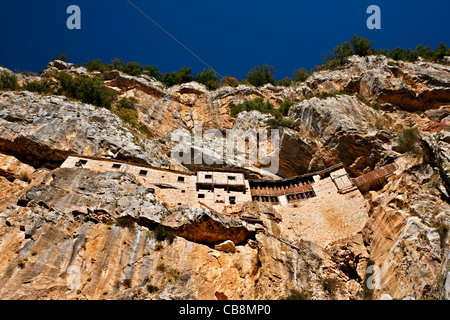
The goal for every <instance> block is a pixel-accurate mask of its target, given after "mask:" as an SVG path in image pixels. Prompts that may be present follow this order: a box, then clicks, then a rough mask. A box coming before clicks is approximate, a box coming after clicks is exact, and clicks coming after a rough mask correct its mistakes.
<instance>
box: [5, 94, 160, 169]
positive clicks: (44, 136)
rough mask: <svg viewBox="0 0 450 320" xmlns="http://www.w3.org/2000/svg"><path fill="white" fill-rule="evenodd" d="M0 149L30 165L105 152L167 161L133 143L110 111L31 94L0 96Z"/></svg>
mask: <svg viewBox="0 0 450 320" xmlns="http://www.w3.org/2000/svg"><path fill="white" fill-rule="evenodd" d="M148 150H151V148H149V149H148ZM0 151H2V152H6V153H9V154H12V155H15V156H16V157H17V158H18V159H19V160H21V161H22V162H25V163H28V164H31V165H33V166H34V167H41V166H48V167H50V168H54V167H56V166H59V165H60V164H61V163H62V162H63V161H64V160H65V159H66V157H67V156H68V155H69V154H83V155H91V156H104V155H107V154H109V152H112V153H113V155H114V157H115V158H117V159H127V160H129V161H134V162H137V163H147V164H154V165H157V166H158V165H161V164H162V163H167V159H166V160H164V158H163V157H161V156H159V155H158V156H156V155H153V154H150V153H149V152H146V151H144V150H143V148H142V146H140V145H137V144H136V142H135V138H134V137H133V135H132V134H131V132H130V131H129V130H128V129H127V128H125V127H123V126H122V122H121V120H120V119H119V118H118V117H117V116H116V115H114V114H112V113H111V112H110V111H109V110H107V109H104V108H96V107H94V106H92V105H87V104H80V103H77V102H73V101H71V100H69V99H68V98H66V97H60V96H40V95H37V94H34V93H29V92H20V93H12V92H8V93H2V94H1V95H0Z"/></svg>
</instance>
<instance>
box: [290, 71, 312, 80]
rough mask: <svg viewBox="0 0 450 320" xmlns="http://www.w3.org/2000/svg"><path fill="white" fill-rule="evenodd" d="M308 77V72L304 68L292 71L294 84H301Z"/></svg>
mask: <svg viewBox="0 0 450 320" xmlns="http://www.w3.org/2000/svg"><path fill="white" fill-rule="evenodd" d="M308 77H309V72H308V70H306V69H305V68H300V69H298V70H295V71H294V75H293V76H292V81H294V82H303V81H305V80H306V79H308Z"/></svg>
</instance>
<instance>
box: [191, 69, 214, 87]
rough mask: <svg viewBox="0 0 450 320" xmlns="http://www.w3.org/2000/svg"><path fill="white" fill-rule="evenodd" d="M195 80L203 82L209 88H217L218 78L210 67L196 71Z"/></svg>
mask: <svg viewBox="0 0 450 320" xmlns="http://www.w3.org/2000/svg"><path fill="white" fill-rule="evenodd" d="M195 81H197V82H198V83H202V84H204V85H205V86H206V87H207V88H208V89H209V90H216V89H217V88H219V79H218V78H217V75H216V73H215V72H214V71H213V70H211V69H209V70H203V71H202V72H199V73H197V76H196V77H195Z"/></svg>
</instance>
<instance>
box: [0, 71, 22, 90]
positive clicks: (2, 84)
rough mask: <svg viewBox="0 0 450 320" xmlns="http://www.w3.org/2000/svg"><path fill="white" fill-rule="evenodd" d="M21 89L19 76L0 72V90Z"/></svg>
mask: <svg viewBox="0 0 450 320" xmlns="http://www.w3.org/2000/svg"><path fill="white" fill-rule="evenodd" d="M18 88H19V84H18V82H17V76H16V75H15V74H14V73H12V72H9V71H6V70H2V71H0V90H16V89H18Z"/></svg>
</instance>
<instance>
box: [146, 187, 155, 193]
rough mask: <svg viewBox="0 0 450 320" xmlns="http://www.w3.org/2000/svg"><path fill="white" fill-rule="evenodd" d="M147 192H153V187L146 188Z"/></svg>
mask: <svg viewBox="0 0 450 320" xmlns="http://www.w3.org/2000/svg"><path fill="white" fill-rule="evenodd" d="M147 192H150V193H155V189H154V188H147Z"/></svg>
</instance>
